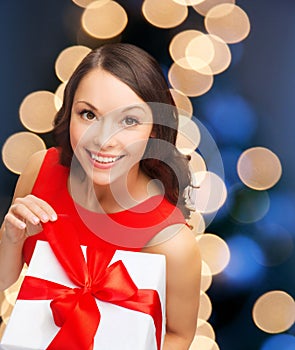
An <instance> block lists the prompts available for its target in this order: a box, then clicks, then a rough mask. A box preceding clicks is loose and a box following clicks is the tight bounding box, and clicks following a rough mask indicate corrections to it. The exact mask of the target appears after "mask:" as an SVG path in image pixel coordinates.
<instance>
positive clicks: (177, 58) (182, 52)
mask: <svg viewBox="0 0 295 350" xmlns="http://www.w3.org/2000/svg"><path fill="white" fill-rule="evenodd" d="M204 36H205V34H204V33H202V32H201V31H199V30H193V29H188V30H184V31H181V32H179V33H177V34H176V35H174V37H173V38H172V40H171V41H170V44H169V53H170V56H171V58H172V59H173V61H174V62H175V63H176V64H178V65H179V66H181V67H182V68H186V69H191V68H192V67H191V65H190V64H189V62H188V60H187V58H186V49H187V46H188V45H189V43H190V42H191V41H192V40H194V39H195V38H198V37H204Z"/></svg>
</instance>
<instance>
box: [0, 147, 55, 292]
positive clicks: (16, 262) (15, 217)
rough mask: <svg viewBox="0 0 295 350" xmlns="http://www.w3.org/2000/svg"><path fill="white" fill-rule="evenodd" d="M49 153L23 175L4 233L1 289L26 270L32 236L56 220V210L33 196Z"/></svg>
mask: <svg viewBox="0 0 295 350" xmlns="http://www.w3.org/2000/svg"><path fill="white" fill-rule="evenodd" d="M44 155H45V152H43V151H42V152H38V153H36V154H35V155H34V156H32V157H31V159H30V160H29V162H28V164H27V166H26V169H25V170H24V171H23V173H22V174H21V175H20V177H19V179H18V182H17V185H16V188H15V193H14V197H13V200H12V204H11V206H10V207H9V209H8V212H7V214H6V215H5V218H4V221H3V223H2V226H1V230H0V238H1V243H0V290H4V289H6V288H8V287H9V286H10V285H11V284H12V283H14V282H15V281H16V280H17V278H18V276H19V274H20V271H21V269H22V266H23V258H22V248H23V244H24V241H25V239H26V238H27V236H28V235H32V234H36V233H38V232H40V231H41V230H42V226H41V223H42V222H46V221H48V220H52V219H54V218H55V216H54V215H56V214H55V212H54V210H53V209H52V208H51V207H50V206H49V205H48V204H47V203H46V202H44V201H43V200H41V199H39V198H36V197H34V196H32V195H30V193H31V190H32V187H33V185H34V182H35V180H36V177H37V175H38V172H39V169H40V166H41V164H42V161H43V158H44Z"/></svg>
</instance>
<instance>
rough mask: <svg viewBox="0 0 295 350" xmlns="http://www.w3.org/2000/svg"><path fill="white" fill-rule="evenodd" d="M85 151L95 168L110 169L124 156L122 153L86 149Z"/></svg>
mask: <svg viewBox="0 0 295 350" xmlns="http://www.w3.org/2000/svg"><path fill="white" fill-rule="evenodd" d="M86 152H87V155H88V157H89V159H90V162H91V164H92V166H93V167H94V168H97V169H110V168H112V167H113V166H114V165H116V164H117V163H118V162H119V161H120V160H121V159H122V158H123V157H124V155H119V156H118V155H114V154H107V153H99V152H92V151H89V150H86ZM98 158H101V161H99V160H98ZM102 158H103V159H102Z"/></svg>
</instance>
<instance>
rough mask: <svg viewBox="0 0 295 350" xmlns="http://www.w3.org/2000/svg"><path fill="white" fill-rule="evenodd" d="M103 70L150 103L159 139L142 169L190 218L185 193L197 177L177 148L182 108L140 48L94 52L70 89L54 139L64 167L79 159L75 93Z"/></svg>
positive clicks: (153, 141)
mask: <svg viewBox="0 0 295 350" xmlns="http://www.w3.org/2000/svg"><path fill="white" fill-rule="evenodd" d="M98 67H100V68H102V69H103V70H105V71H107V72H109V73H110V74H112V75H114V76H115V77H116V78H118V79H119V80H121V81H122V82H123V83H125V84H127V85H128V86H129V87H130V88H131V89H132V90H133V91H134V92H135V93H136V94H137V95H138V96H139V97H140V98H141V99H142V100H143V101H145V102H146V103H148V104H149V106H150V108H151V109H152V113H153V130H152V133H153V136H154V137H153V138H152V139H150V140H149V141H148V143H147V147H146V150H145V154H144V156H143V158H142V160H141V161H140V167H141V169H142V170H143V171H144V173H145V174H147V175H148V176H149V177H150V178H152V179H158V180H160V181H161V183H162V184H163V187H164V189H165V197H166V198H167V199H168V200H169V201H170V202H171V203H173V204H174V205H177V206H178V207H179V208H180V209H181V211H182V212H183V214H184V216H185V217H189V214H190V211H189V209H188V208H187V207H186V205H185V198H184V195H183V194H184V189H185V188H186V187H187V186H189V185H190V182H191V178H190V172H189V168H188V159H187V157H185V156H183V155H182V154H181V153H180V152H179V151H178V150H177V148H176V147H175V143H176V136H177V127H178V113H177V108H176V107H175V103H174V100H173V98H172V95H171V93H170V90H169V86H168V84H167V81H166V79H165V76H164V74H163V72H162V69H161V66H160V65H159V63H158V62H157V61H156V60H155V59H154V58H153V57H152V56H150V55H149V54H148V53H147V52H146V51H144V50H142V49H141V48H139V47H137V46H134V45H131V44H127V43H115V44H105V45H103V46H101V47H99V48H97V49H95V50H92V51H91V52H90V53H89V54H88V55H87V56H86V57H85V58H84V59H83V60H82V62H81V63H80V64H79V66H78V67H77V68H76V70H75V71H74V73H73V74H72V76H71V78H70V79H69V81H68V83H67V86H66V88H65V92H64V99H63V104H62V107H61V109H60V110H59V111H58V113H57V115H56V117H55V120H54V130H53V135H54V138H55V141H56V143H57V146H59V147H60V148H61V157H60V162H61V164H62V165H64V166H68V167H69V166H70V165H71V161H72V157H73V150H72V147H71V143H70V134H69V125H70V118H71V110H72V104H73V99H74V95H75V92H76V90H77V87H78V85H79V83H80V81H81V80H82V79H83V77H84V76H85V75H86V74H88V73H89V72H90V71H91V70H94V69H97V68H98ZM165 142H167V143H168V144H166V143H165ZM165 144H166V145H167V146H168V147H165Z"/></svg>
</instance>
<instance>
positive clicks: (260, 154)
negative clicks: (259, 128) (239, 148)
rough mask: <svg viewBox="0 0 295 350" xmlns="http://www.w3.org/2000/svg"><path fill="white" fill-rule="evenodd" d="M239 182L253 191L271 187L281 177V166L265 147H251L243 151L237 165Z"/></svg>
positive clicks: (273, 154) (277, 159)
mask: <svg viewBox="0 0 295 350" xmlns="http://www.w3.org/2000/svg"><path fill="white" fill-rule="evenodd" d="M237 171H238V174H239V177H240V179H241V181H242V182H243V183H244V184H245V185H247V186H248V187H250V188H253V189H255V190H260V191H261V190H266V189H269V188H271V187H273V186H274V185H275V184H276V183H277V182H278V181H279V179H280V177H281V175H282V166H281V162H280V160H279V158H278V157H277V155H276V154H275V153H273V152H272V151H271V150H269V149H267V148H265V147H252V148H249V149H248V150H246V151H244V152H243V153H242V154H241V156H240V158H239V160H238V164H237Z"/></svg>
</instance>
